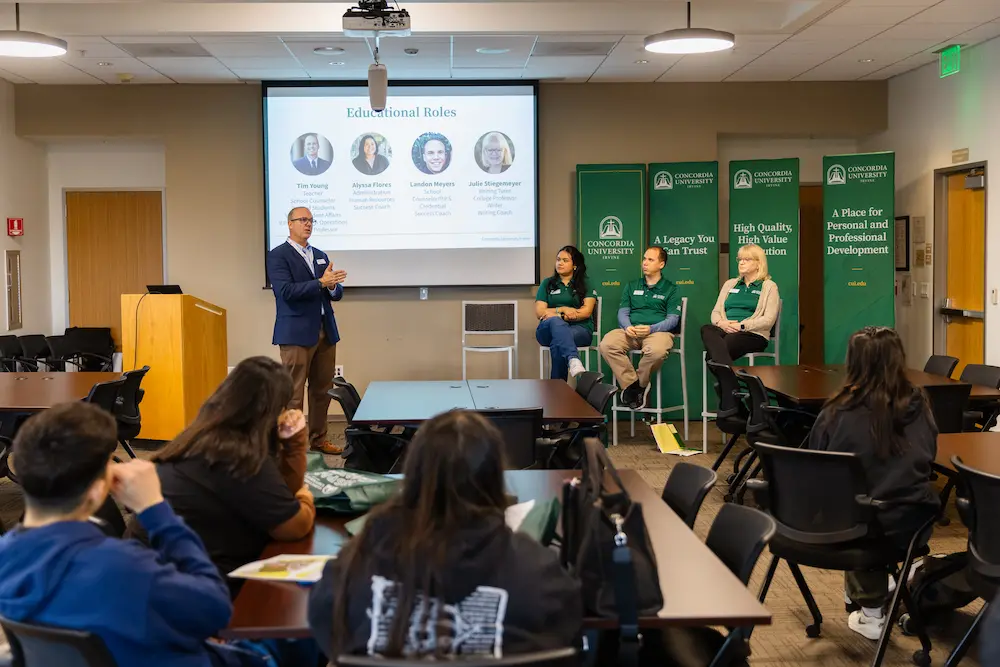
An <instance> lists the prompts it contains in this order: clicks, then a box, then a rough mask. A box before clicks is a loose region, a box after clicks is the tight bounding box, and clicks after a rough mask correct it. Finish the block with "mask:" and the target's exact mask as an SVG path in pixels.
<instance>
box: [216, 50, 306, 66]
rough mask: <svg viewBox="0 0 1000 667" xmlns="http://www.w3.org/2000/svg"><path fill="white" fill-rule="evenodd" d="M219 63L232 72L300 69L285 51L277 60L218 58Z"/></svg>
mask: <svg viewBox="0 0 1000 667" xmlns="http://www.w3.org/2000/svg"><path fill="white" fill-rule="evenodd" d="M218 60H219V62H221V63H222V64H223V65H225V66H226V67H228V68H229V69H232V70H237V69H302V66H301V65H300V64H299V61H298V60H296V59H295V58H293V57H292V55H291V54H290V53H288V52H287V51H286V52H285V55H284V56H282V57H277V58H219V59H218Z"/></svg>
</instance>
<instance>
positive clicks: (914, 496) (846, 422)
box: [809, 327, 940, 640]
mask: <svg viewBox="0 0 1000 667" xmlns="http://www.w3.org/2000/svg"><path fill="white" fill-rule="evenodd" d="M937 433H938V431H937V426H935V424H934V417H933V416H932V414H931V410H930V406H929V405H928V403H927V397H926V396H925V395H924V392H923V391H922V390H921V389H920V388H919V387H916V386H914V385H913V384H911V383H910V381H909V379H908V378H907V377H906V356H905V354H904V353H903V344H902V343H901V342H900V340H899V335H898V334H897V333H896V332H895V331H894V330H892V329H889V328H887V327H865V328H864V329H862V330H861V331H858V332H857V333H855V334H854V335H853V336H851V340H850V342H849V343H848V346H847V377H846V379H845V380H844V386H843V388H842V389H841V390H840V391H839V392H838V393H837V394H836V396H834V397H833V398H831V399H830V400H829V401H827V403H826V406H825V407H824V408H823V411H822V412H821V413H820V415H819V418H818V419H817V421H816V425H815V426H814V427H813V431H812V433H811V434H810V437H809V448H810V449H819V450H826V451H831V452H854V453H855V454H857V455H858V456H860V458H861V462H862V464H863V465H864V468H865V471H866V473H867V477H868V489H869V493H870V494H871V496H872V498H874V499H876V500H885V501H901V500H904V501H907V503H908V504H906V505H897V506H895V507H891V508H887V509H886V510H885V511H884V512H883V513H882V514H881V515H879V517H878V521H879V524H880V525H881V526H882V529H883V533H884V535H885V537H886V538H887V539H889V540H891V541H892V542H893V543H894V544H895V545H896V546H897V547H899V549H900V550H902V551H905V550H906V548H907V546H908V545H909V543H910V540H911V539H912V538H913V534H914V533H915V532H916V531H917V530H918V529H919V528H920V527H921V526H922V525H923V524H924V523H925V522H926V521H927V520H929V519H930V518H931V517H932V516H934V515H935V514H936V513H937V511H938V508H939V506H940V503H939V500H938V495H937V493H936V492H935V491H934V488H933V487H932V486H931V483H930V476H931V462H932V461H934V457H935V456H936V454H937ZM844 583H845V589H846V595H847V597H848V598H850V600H851V601H853V602H854V603H855V604H858V605H860V606H861V609H860V610H858V611H855V612H852V613H851V615H850V617H849V618H848V621H847V624H848V626H849V627H850V628H851V630H854V631H855V632H857V633H858V634H860V635H862V636H864V637H867V638H868V639H872V640H877V639H878V638H879V636H880V635H881V633H882V626H883V625H884V624H885V616H884V614H883V606H884V605H885V603H886V601H887V600H888V597H889V579H888V575H887V573H886V571H885V570H881V571H878V572H846V573H845V575H844Z"/></svg>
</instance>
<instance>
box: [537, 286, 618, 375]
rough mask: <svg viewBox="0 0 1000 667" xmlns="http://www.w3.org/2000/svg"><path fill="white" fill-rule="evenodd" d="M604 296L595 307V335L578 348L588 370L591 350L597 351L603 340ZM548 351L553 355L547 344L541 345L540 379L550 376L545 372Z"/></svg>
mask: <svg viewBox="0 0 1000 667" xmlns="http://www.w3.org/2000/svg"><path fill="white" fill-rule="evenodd" d="M603 298H604V297H600V296H599V297H597V305H596V306H595V307H594V308H595V310H596V311H597V326H595V327H594V337H593V338H592V339H591V341H590V345H585V346H584V347H578V348H576V351H577V352H583V367H584V368H586V369H587V370H588V371H589V370H590V351H591V350H593V351H594V352H595V353H598V354H599V352H598V351H597V346H598V344H599V343H600V342H601V301H602V300H603ZM546 352H548V353H549V355H550V356H551V354H552V352H551V351H550V350H549V348H548V347H546V346H545V345H541V346H539V348H538V379H539V380H544V379H546V378H547V377H548V376H547V375H546V374H545V353H546Z"/></svg>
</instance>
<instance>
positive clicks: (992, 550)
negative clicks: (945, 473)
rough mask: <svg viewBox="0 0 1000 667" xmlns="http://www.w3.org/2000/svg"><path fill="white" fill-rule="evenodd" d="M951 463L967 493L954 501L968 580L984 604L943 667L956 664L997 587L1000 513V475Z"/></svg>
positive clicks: (999, 581) (999, 579)
mask: <svg viewBox="0 0 1000 667" xmlns="http://www.w3.org/2000/svg"><path fill="white" fill-rule="evenodd" d="M951 464H952V465H953V466H955V469H956V470H958V476H959V479H960V484H961V485H962V488H963V489H964V490H965V492H966V493H967V494H968V497H966V498H959V499H958V500H957V501H956V504H957V505H958V513H959V515H960V516H961V517H962V522H963V523H964V524H965V525H966V526H968V528H969V550H968V554H969V564H968V569H967V572H968V573H969V576H968V581H969V585H970V586H971V587H972V590H973V591H974V592H975V594H976V595H978V596H979V597H981V598H982V599H983V600H984V602H985V604H983V608H982V609H980V610H979V613H978V614H976V618H975V620H973V621H972V625H971V626H969V629H968V630H967V631H966V633H965V635H964V636H963V637H962V639H961V641H960V642H959V643H958V645H956V646H955V648H954V650H952V652H951V655H949V656H948V660H947V662H945V667H955V665H957V664H958V663H959V662H961V660H962V658H964V657H965V654H966V653H967V652H968V650H969V647H970V646H971V645H972V642H973V641H975V639H976V637H977V636H978V634H979V626H980V623H982V620H983V618H985V617H986V614H988V613H989V610H990V607H991V606H992V605H991V603H992V602H993V601H994V600H995V599H996V597H997V591H998V590H1000V513H997V511H996V508H997V507H998V506H1000V477H998V476H996V475H990V474H988V473H985V472H982V471H981V470H976V469H975V468H970V467H969V466H967V465H965V464H964V463H962V460H961V459H959V458H958V457H957V456H956V457H952V459H951Z"/></svg>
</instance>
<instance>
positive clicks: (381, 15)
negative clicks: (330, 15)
mask: <svg viewBox="0 0 1000 667" xmlns="http://www.w3.org/2000/svg"><path fill="white" fill-rule="evenodd" d="M344 36H345V37H409V36H410V13H409V12H408V11H406V10H405V9H390V8H389V3H388V2H386V0H359V2H358V5H357V7H351V8H350V9H348V10H347V13H346V14H344Z"/></svg>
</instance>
